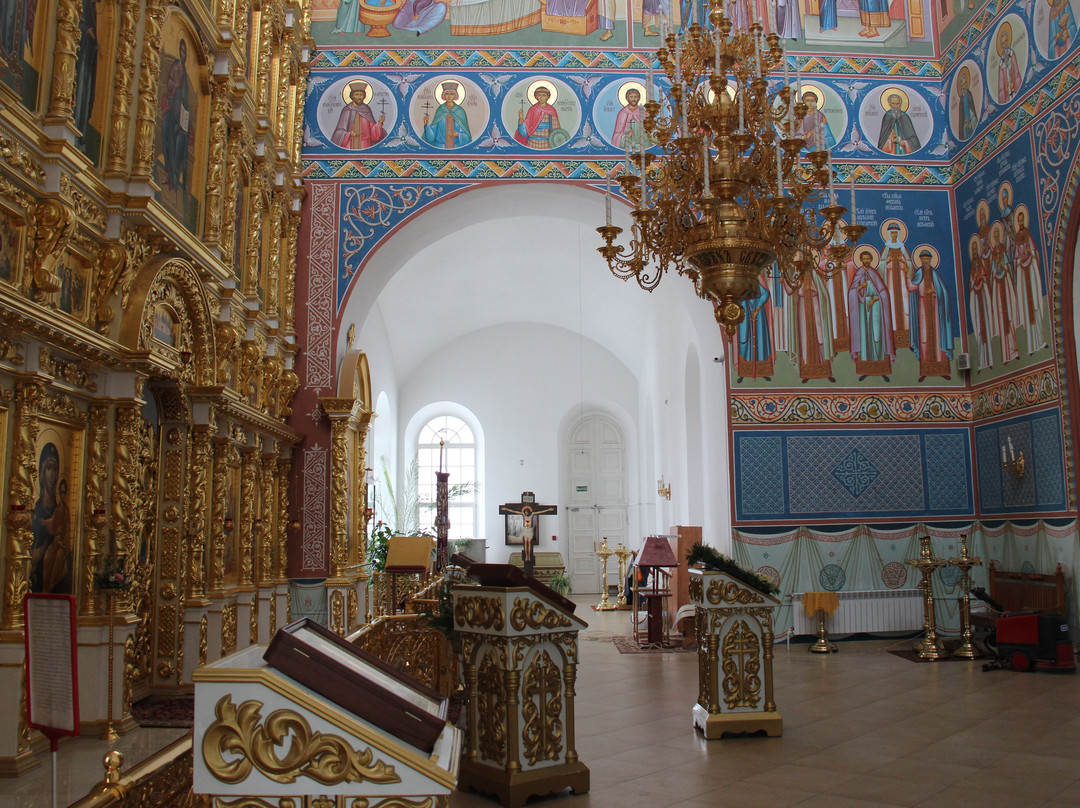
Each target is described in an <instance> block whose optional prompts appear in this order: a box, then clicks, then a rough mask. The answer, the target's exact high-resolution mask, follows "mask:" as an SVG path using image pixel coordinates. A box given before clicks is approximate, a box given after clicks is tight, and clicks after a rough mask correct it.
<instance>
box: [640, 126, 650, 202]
mask: <svg viewBox="0 0 1080 808" xmlns="http://www.w3.org/2000/svg"><path fill="white" fill-rule="evenodd" d="M639 141H640V143H641V209H642V210H644V209H645V192H646V191H647V190H648V188H649V177H648V174H647V173H646V171H645V169H646V167H647V166H648V163H646V162H645V133H644V132H642V133H641V137H640V139H639Z"/></svg>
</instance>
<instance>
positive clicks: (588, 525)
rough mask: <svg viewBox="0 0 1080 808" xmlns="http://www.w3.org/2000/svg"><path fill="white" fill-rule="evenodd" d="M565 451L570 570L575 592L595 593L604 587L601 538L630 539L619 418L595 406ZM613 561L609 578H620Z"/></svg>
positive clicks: (572, 432)
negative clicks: (601, 565)
mask: <svg viewBox="0 0 1080 808" xmlns="http://www.w3.org/2000/svg"><path fill="white" fill-rule="evenodd" d="M567 451H568V452H569V457H570V463H569V468H570V476H569V479H568V482H569V490H568V491H567V492H566V502H568V503H569V505H568V507H567V525H568V529H569V531H570V540H569V544H568V546H569V556H570V557H569V558H568V559H567V572H568V573H569V574H570V576H571V583H572V586H573V589H574V593H575V594H581V595H585V594H595V593H597V592H600V591H601V581H600V576H601V568H600V562H599V559H598V558H597V556H596V549H597V547H599V546H600V542H601V541H603V540H604V539H605V538H606V539H607V543H608V546H609V547H612V548H614V547H617V546H618V545H619V544H624V545H625V544H627V521H628V519H627V517H628V508H627V490H628V480H627V458H626V440H625V438H624V437H623V431H622V429H621V428H620V427H619V424H618V423H617V422H616V421H615V419H613V418H611V417H610V416H608V415H606V414H604V413H602V412H591V413H588V414H586V415H583V416H582V417H581V418H579V419H578V420H577V421H576V422H575V423H574V425H573V426H572V427H571V428H570V432H569V441H568V446H567ZM612 567H614V565H613V564H611V563H609V565H608V579H607V583H608V584H613V583H619V582H618V574H617V573H618V570H617V568H615V569H612Z"/></svg>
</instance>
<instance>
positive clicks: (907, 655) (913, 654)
mask: <svg viewBox="0 0 1080 808" xmlns="http://www.w3.org/2000/svg"><path fill="white" fill-rule="evenodd" d="M889 653H890V654H893V655H895V656H898V657H900V658H901V659H906V660H908V661H909V662H982V661H983V659H984V657H978V658H976V659H964V657H956V656H947V657H943V658H942V659H920V658H919V652H918V651H913V650H912V649H910V648H903V649H900V650H898V651H893V650H891V649H890V650H889Z"/></svg>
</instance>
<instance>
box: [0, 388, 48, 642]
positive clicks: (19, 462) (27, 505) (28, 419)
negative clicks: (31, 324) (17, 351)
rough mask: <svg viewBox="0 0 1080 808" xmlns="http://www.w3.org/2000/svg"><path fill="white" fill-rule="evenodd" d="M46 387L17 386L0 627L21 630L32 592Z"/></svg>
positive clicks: (6, 518)
mask: <svg viewBox="0 0 1080 808" xmlns="http://www.w3.org/2000/svg"><path fill="white" fill-rule="evenodd" d="M44 393H45V388H44V387H43V386H42V385H41V384H39V383H37V382H19V383H18V384H16V385H15V443H14V446H13V447H12V453H11V477H10V478H9V479H8V485H9V489H8V512H7V515H6V517H5V521H6V522H7V527H8V530H7V546H6V548H5V556H6V558H5V563H4V617H3V622H2V623H0V628H3V629H5V630H16V629H18V630H21V629H22V627H23V619H24V615H23V596H24V595H26V593H27V592H29V591H30V548H31V544H32V543H33V538H34V537H33V534H32V533H31V530H30V523H31V513H32V512H33V507H34V501H33V496H34V493H33V492H34V484H35V482H36V481H37V459H36V458H35V457H34V447H35V446H36V445H37V437H38V418H37V410H38V406H39V404H40V402H41V398H42V396H43V395H44Z"/></svg>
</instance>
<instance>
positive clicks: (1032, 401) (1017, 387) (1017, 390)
mask: <svg viewBox="0 0 1080 808" xmlns="http://www.w3.org/2000/svg"><path fill="white" fill-rule="evenodd" d="M1060 392H1061V390H1060V387H1059V385H1058V375H1057V369H1056V368H1054V367H1053V366H1052V365H1046V366H1044V367H1041V368H1034V369H1032V370H1031V371H1030V372H1028V373H1025V374H1023V375H1021V376H1016V377H1013V378H1011V379H1002V380H999V381H998V382H996V383H994V384H991V385H990V386H988V387H982V388H979V389H978V390H975V391H973V395H972V404H973V411H974V417H975V418H976V419H977V420H982V419H983V418H991V417H993V416H997V415H1003V414H1006V413H1011V412H1016V411H1017V410H1023V409H1026V408H1028V407H1034V406H1036V405H1039V404H1045V403H1047V402H1051V401H1056V400H1057V399H1058V397H1059V394H1060Z"/></svg>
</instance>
